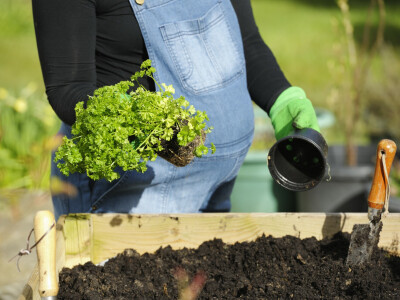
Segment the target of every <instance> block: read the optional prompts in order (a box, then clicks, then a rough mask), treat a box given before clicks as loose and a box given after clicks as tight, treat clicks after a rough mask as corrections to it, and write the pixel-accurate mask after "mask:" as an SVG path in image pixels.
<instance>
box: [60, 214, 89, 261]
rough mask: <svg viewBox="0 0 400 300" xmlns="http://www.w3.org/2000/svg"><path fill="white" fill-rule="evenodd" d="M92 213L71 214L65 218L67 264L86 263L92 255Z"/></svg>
mask: <svg viewBox="0 0 400 300" xmlns="http://www.w3.org/2000/svg"><path fill="white" fill-rule="evenodd" d="M91 218H92V216H91V215H90V214H71V215H68V216H67V217H66V218H65V222H64V224H63V233H64V239H65V240H64V241H65V266H66V267H68V268H70V267H72V266H75V265H77V264H84V263H85V262H88V261H89V260H90V257H91V256H92V253H91V252H92V247H93V243H92V230H91V228H92V227H91V224H90V223H91Z"/></svg>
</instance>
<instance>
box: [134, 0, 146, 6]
mask: <svg viewBox="0 0 400 300" xmlns="http://www.w3.org/2000/svg"><path fill="white" fill-rule="evenodd" d="M135 1H136V3H137V4H139V5H143V3H144V0H135Z"/></svg>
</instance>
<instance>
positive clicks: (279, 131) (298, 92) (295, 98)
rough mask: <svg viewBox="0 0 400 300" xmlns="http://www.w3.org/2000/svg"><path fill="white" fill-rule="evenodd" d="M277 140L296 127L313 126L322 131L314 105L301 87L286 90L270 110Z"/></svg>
mask: <svg viewBox="0 0 400 300" xmlns="http://www.w3.org/2000/svg"><path fill="white" fill-rule="evenodd" d="M269 116H270V118H271V122H272V126H273V127H274V130H275V137H276V139H277V140H280V139H281V138H284V137H285V136H287V135H289V134H290V133H291V132H293V131H294V130H295V129H296V128H297V129H303V128H312V129H315V130H317V131H318V132H319V131H320V129H319V126H318V121H317V116H316V114H315V110H314V107H313V105H312V103H311V101H310V100H308V99H307V96H306V94H305V92H304V91H303V90H302V89H301V88H299V87H293V86H292V87H290V88H287V89H286V90H284V91H283V92H282V93H281V94H280V95H279V97H278V99H276V101H275V103H274V105H272V107H271V110H270V112H269Z"/></svg>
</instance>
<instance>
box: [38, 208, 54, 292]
mask: <svg viewBox="0 0 400 300" xmlns="http://www.w3.org/2000/svg"><path fill="white" fill-rule="evenodd" d="M53 224H55V223H54V215H53V213H51V212H50V211H48V210H43V211H38V212H37V213H36V216H35V219H34V229H35V239H36V242H37V241H38V240H39V239H41V238H42V237H43V238H42V239H41V241H40V242H39V243H38V244H37V245H36V253H37V257H38V265H39V294H40V296H41V297H52V296H57V294H58V280H57V273H56V226H53ZM52 226H53V228H51V227H52ZM50 228H51V229H50ZM49 229H50V230H49Z"/></svg>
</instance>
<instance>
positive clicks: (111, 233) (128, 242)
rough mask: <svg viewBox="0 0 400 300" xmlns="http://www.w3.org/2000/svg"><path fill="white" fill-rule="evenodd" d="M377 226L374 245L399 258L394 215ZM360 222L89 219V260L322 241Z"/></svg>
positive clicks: (349, 218) (334, 218)
mask: <svg viewBox="0 0 400 300" xmlns="http://www.w3.org/2000/svg"><path fill="white" fill-rule="evenodd" d="M383 222H384V226H383V231H382V234H381V239H380V243H379V246H380V247H382V248H385V249H387V250H390V251H391V252H393V253H397V254H399V255H400V250H399V233H400V232H399V230H400V214H390V215H389V216H388V217H387V218H385V219H384V220H383ZM360 223H368V219H367V215H366V214H365V213H341V214H335V213H333V214H325V213H270V214H266V213H253V214H240V213H236V214H235V213H229V214H178V215H119V214H107V215H102V216H97V215H92V222H91V224H92V226H93V236H92V238H93V243H94V245H93V251H92V257H91V260H92V261H93V262H94V263H99V262H101V261H104V260H106V259H108V258H110V257H113V256H115V255H116V254H118V253H120V252H122V251H123V250H124V249H126V248H134V249H135V250H136V251H138V252H139V253H144V252H154V251H156V250H157V249H158V248H159V247H160V246H167V245H170V246H171V247H172V248H173V249H180V248H183V247H188V248H196V247H197V246H199V245H200V244H201V243H202V242H203V241H206V240H210V239H213V238H221V239H222V240H223V241H224V242H226V243H234V242H237V241H238V242H243V241H251V240H254V239H256V238H257V237H258V236H260V235H262V234H265V235H272V236H275V237H282V236H284V235H293V236H296V237H299V238H302V239H303V238H307V237H311V236H315V237H316V238H317V239H322V238H325V237H330V236H333V235H334V234H335V233H337V232H339V231H344V232H351V231H352V228H353V225H354V224H360Z"/></svg>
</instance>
